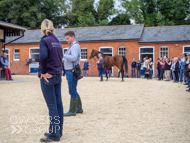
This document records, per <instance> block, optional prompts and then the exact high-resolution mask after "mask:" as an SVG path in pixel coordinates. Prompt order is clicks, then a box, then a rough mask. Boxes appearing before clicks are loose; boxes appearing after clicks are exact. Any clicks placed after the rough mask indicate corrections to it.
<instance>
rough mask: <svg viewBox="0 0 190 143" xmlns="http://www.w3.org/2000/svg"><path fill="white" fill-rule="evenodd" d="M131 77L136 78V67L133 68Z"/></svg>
mask: <svg viewBox="0 0 190 143" xmlns="http://www.w3.org/2000/svg"><path fill="white" fill-rule="evenodd" d="M131 77H132V78H133V77H134V78H136V75H135V68H131Z"/></svg>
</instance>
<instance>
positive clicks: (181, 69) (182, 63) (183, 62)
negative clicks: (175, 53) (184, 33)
mask: <svg viewBox="0 0 190 143" xmlns="http://www.w3.org/2000/svg"><path fill="white" fill-rule="evenodd" d="M185 64H186V60H185V56H184V53H182V54H181V59H180V65H181V68H180V81H179V83H182V81H183V84H185V83H186V76H185V75H184V73H185Z"/></svg>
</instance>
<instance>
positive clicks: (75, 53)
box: [64, 44, 78, 61]
mask: <svg viewBox="0 0 190 143" xmlns="http://www.w3.org/2000/svg"><path fill="white" fill-rule="evenodd" d="M64 58H65V59H67V60H68V61H76V60H77V58H78V45H77V44H74V45H73V46H72V47H71V55H65V54H64Z"/></svg>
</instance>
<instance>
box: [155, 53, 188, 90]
mask: <svg viewBox="0 0 190 143" xmlns="http://www.w3.org/2000/svg"><path fill="white" fill-rule="evenodd" d="M157 70H158V74H157V76H156V78H158V80H163V77H164V75H165V81H170V80H173V82H174V83H181V84H184V85H188V86H187V88H188V89H187V90H186V91H188V92H190V53H188V54H184V53H182V54H181V58H178V57H175V58H174V57H171V59H169V58H166V57H165V56H164V57H160V58H158V60H157Z"/></svg>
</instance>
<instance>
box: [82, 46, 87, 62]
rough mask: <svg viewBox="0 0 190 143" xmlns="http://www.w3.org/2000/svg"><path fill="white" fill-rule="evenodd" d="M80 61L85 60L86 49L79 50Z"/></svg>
mask: <svg viewBox="0 0 190 143" xmlns="http://www.w3.org/2000/svg"><path fill="white" fill-rule="evenodd" d="M81 59H87V49H86V48H81Z"/></svg>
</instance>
